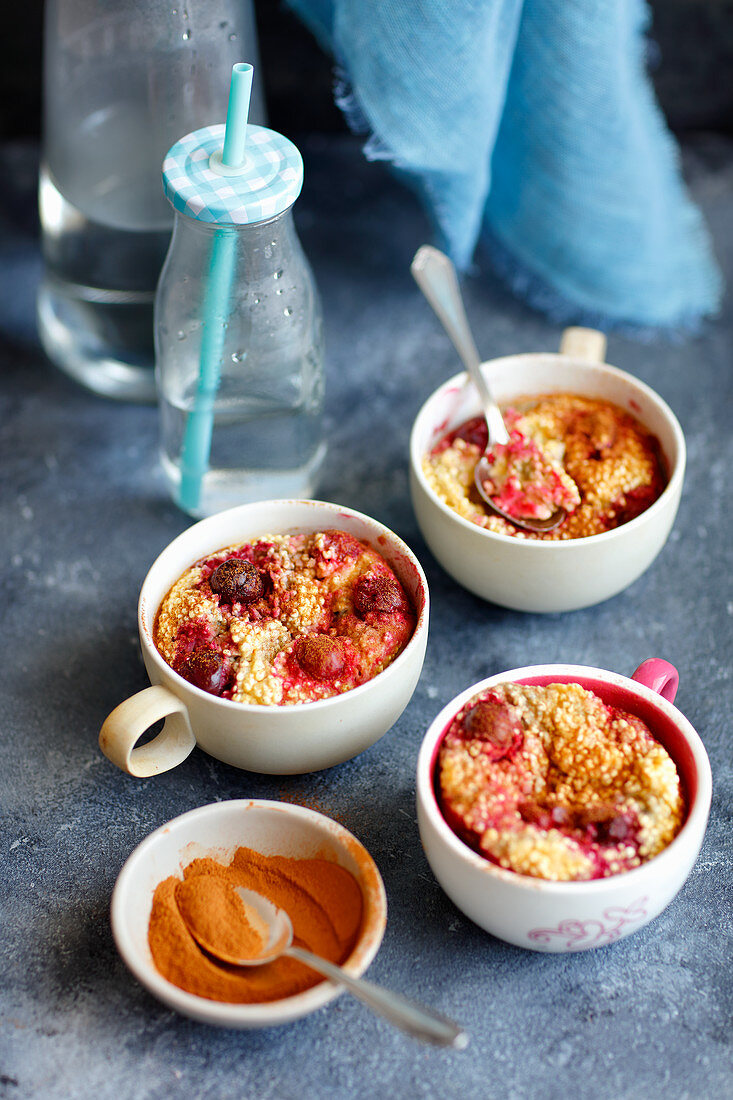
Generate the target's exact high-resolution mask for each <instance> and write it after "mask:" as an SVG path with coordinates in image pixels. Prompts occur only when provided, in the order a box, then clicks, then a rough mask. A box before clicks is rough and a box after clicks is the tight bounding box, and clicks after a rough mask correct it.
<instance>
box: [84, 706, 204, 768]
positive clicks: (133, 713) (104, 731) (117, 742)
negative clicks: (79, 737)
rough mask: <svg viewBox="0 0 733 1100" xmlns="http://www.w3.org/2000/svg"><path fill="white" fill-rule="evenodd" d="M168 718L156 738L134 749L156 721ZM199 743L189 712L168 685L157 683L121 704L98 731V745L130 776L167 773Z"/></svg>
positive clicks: (108, 757)
mask: <svg viewBox="0 0 733 1100" xmlns="http://www.w3.org/2000/svg"><path fill="white" fill-rule="evenodd" d="M161 718H165V725H164V726H163V729H162V730H161V731H160V733H159V734H158V736H157V737H154V738H153V740H152V741H149V742H148V744H147V745H141V746H140V748H137V749H136V748H135V744H136V743H137V741H138V740H139V738H140V737H142V735H143V734H144V733H145V730H147V729H149V728H150V727H151V726H152V725H153V724H154V723H155V722H159V721H160V719H161ZM195 745H196V738H195V737H194V735H193V730H192V729H191V723H190V722H189V720H188V711H187V710H186V706H185V704H184V703H182V702H181V700H180V699H179V698H178V697H177V696H176V695H174V694H173V692H172V691H169V690H168V688H164V687H160V686H155V687H149V688H145V689H144V691H139V692H138V693H137V695H131V696H130V698H129V699H125V701H124V703H120V705H119V706H118V707H115V709H114V710H113V711H112V713H111V714H110V715H108V717H107V718H106V719H105V722H104V725H103V726H102V728H101V730H100V731H99V747H100V749H101V750H102V752H103V753H104V755H105V756H106V757H107V759H108V760H111V761H112V763H113V764H116V765H117V767H118V768H122V770H123V772H127V774H128V775H136V776H139V777H140V778H144V777H146V776H149V775H157V774H158V772H167V771H170V769H171V768H175V767H176V765H177V764H180V763H181V762H182V761H183V760H185V759H186V757H187V756H188V755H189V753H190V752H191V751H192V750H193V749H194V747H195Z"/></svg>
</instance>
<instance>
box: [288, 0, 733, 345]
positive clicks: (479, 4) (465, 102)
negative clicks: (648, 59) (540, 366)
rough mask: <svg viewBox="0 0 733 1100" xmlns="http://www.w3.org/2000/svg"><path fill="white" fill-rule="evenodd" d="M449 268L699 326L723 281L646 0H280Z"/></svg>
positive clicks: (559, 311) (595, 313) (540, 294)
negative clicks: (654, 83)
mask: <svg viewBox="0 0 733 1100" xmlns="http://www.w3.org/2000/svg"><path fill="white" fill-rule="evenodd" d="M288 3H289V4H290V6H291V7H292V8H293V9H294V10H295V11H297V12H298V13H299V14H300V15H301V17H302V18H303V19H304V20H305V22H306V23H308V25H309V26H310V27H311V29H312V30H313V31H314V33H315V34H316V36H317V37H318V38H319V39H320V41H321V42H322V44H323V45H325V46H326V47H328V48H329V49H331V51H332V52H333V54H334V56H335V58H336V60H337V62H338V65H339V66H340V67H341V68H342V69H343V71H344V74H345V78H346V90H345V91H343V92H342V94H341V95H339V96H338V97H337V99H338V101H339V103H340V105H341V106H342V107H343V108H344V110H345V112H346V114H347V117H348V118H349V121H350V122H351V123H352V124H353V125H355V126H356V128H362V129H364V130H365V131H367V132H369V133H370V135H371V136H370V138H369V140H368V141H367V144H366V146H365V153H366V155H367V156H368V157H370V158H381V159H385V160H388V161H390V162H391V163H392V164H393V165H394V167H395V168H396V169H398V170H399V171H400V172H401V173H403V174H404V176H405V178H406V179H407V180H408V181H409V182H410V183H411V185H412V186H414V187H415V188H416V190H417V191H418V192H419V193H420V195H421V196H422V198H423V201H424V203H425V206H426V208H427V210H428V212H429V213H430V215H431V217H432V219H433V221H434V223H435V226H436V228H437V231H438V235H439V243H440V244H441V245H442V247H444V248H445V249H446V251H448V252H449V253H450V255H451V256H452V257H453V259H454V261H455V262H456V264H457V265H458V266H459V267H461V268H466V267H467V266H468V265H469V264H470V263H471V260H472V257H473V254H474V250H475V247H476V243H477V240H478V239H479V236H482V238H483V241H484V243H485V244H486V254H487V255H488V256H489V259H490V260H491V259H492V258H493V260H494V263H495V266H496V267H497V268H498V269H499V270H501V271H502V272H503V273H504V274H505V275H506V276H508V277H509V279H510V281H511V282H512V284H513V285H514V287H515V289H517V290H518V291H519V292H520V293H522V294H524V296H525V297H527V298H529V299H530V300H531V301H532V302H533V303H534V304H537V305H540V306H542V307H543V308H545V310H546V311H547V312H550V313H551V314H554V315H556V316H557V317H558V319H562V320H569V319H575V320H579V321H583V320H585V321H586V322H591V323H594V324H597V325H601V326H603V327H611V326H613V325H614V324H625V325H631V326H638V327H644V328H651V329H657V328H671V329H679V328H684V327H694V325H695V324H696V322H698V321H699V320H700V319H701V318H703V317H705V316H709V315H711V314H714V313H715V312H716V310H717V308H718V306H719V302H720V297H721V293H722V280H721V277H720V274H719V271H718V268H717V266H716V263H715V260H714V257H713V253H712V249H711V246H710V242H709V239H708V235H707V232H706V229H705V226H704V224H703V221H702V218H701V216H700V213H699V211H698V210H697V209H696V207H695V206H694V205H693V204H692V203H691V201H690V200H689V198H688V196H687V194H686V192H685V189H684V185H683V183H682V180H681V176H680V171H679V158H678V150H677V147H676V145H675V142H674V139H673V138H672V136H671V135H670V133H669V131H668V130H667V127H666V125H665V122H664V119H663V117H662V115H661V112H660V110H659V108H658V106H657V104H656V102H655V99H654V95H653V91H652V89H651V85H650V82H649V80H648V77H647V75H646V71H645V49H646V41H645V32H646V28H647V22H648V13H647V8H646V5H645V3H644V2H643V0H380V2H379V3H374V0H288Z"/></svg>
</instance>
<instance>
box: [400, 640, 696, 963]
mask: <svg viewBox="0 0 733 1100" xmlns="http://www.w3.org/2000/svg"><path fill="white" fill-rule="evenodd" d="M507 681H511V682H519V683H523V684H551V683H578V684H581V685H582V686H583V687H585V688H587V689H589V690H590V691H594V692H595V693H596V694H597V695H599V696H600V698H601V699H603V700H604V702H606V703H608V704H609V705H611V706H615V707H619V708H621V709H622V710H626V711H628V712H630V713H632V714H635V715H637V716H638V717H640V718H641V719H642V720H643V721H644V722H646V724H647V726H649V728H650V729H651V731H652V733H653V734H654V736H655V737H656V738H657V740H658V741H660V742H661V744H662V745H664V747H665V748H666V749H667V752H668V753H669V754H670V756H671V757H672V759H673V760H674V762H675V764H676V765H677V770H678V772H679V775H680V778H681V780H682V784H683V788H684V791H685V795H686V799H687V815H686V818H685V822H684V824H683V826H682V828H681V830H680V832H679V833H678V834H677V836H676V837H675V839H674V840H673V841H672V843H671V844H669V845H668V847H666V848H665V849H664V850H663V851H662V852H660V853H659V855H657V856H655V857H654V858H653V859H650V860H649V861H648V862H646V863H642V864H641V866H639V867H635V868H634V869H633V870H631V871H626V872H623V873H621V874H618V875H611V876H610V877H608V878H602V879H592V880H590V881H584V882H550V881H547V880H546V879H540V878H532V877H530V876H528V875H520V874H516V873H515V872H513V871H508V870H505V869H504V868H503V867H498V866H496V865H495V864H493V863H491V862H490V861H489V860H488V859H484V858H483V857H482V856H480V855H479V854H478V853H477V852H475V851H473V849H472V848H469V847H468V845H467V844H464V842H463V841H462V840H461V839H460V838H459V837H458V836H457V835H456V834H455V833H454V832H453V830H452V829H451V828H450V826H449V825H448V823H447V822H446V820H445V818H444V817H443V814H442V812H441V810H440V806H439V805H438V800H437V797H436V792H435V768H436V761H437V756H438V751H439V748H440V744H441V742H442V740H443V738H444V736H445V734H446V732H447V729H448V727H449V726H450V723H451V721H452V720H453V718H454V717H455V715H456V714H457V713H458V711H459V710H460V709H461V707H462V706H463V705H464V704H465V703H467V702H468V700H469V699H470V698H471V697H472V696H474V695H476V694H478V693H479V692H481V691H484V690H485V689H486V688H488V687H492V686H493V685H495V684H499V683H506V682H507ZM678 682H679V677H678V675H677V671H676V669H674V667H673V666H672V665H670V664H669V663H668V662H667V661H662V660H660V659H657V658H651V659H649V660H648V661H644V663H643V664H642V665H640V666H639V668H638V669H637V670H636V672H635V673H634V674H633V676H632V677H631V678H628V677H626V676H619V675H618V674H617V673H614V672H607V671H605V670H604V669H598V668H585V667H583V666H580V665H532V666H529V667H527V668H515V669H511V670H510V671H509V672H502V673H499V674H498V675H497V676H490V677H488V678H487V679H486V680H482V681H481V682H480V683H478V684H473V685H472V686H471V687H469V688H466V690H465V691H462V692H461V694H460V695H457V696H456V697H455V699H452V700H451V701H450V703H448V704H447V706H445V707H443V709H442V710H441V712H440V714H438V716H437V717H436V718H435V720H434V721H433V723H432V724H431V726H430V728H429V729H428V732H427V733H426V735H425V738H424V740H423V743H422V747H421V749H420V754H419V758H418V764H417V816H418V825H419V828H420V839H421V841H422V845H423V848H424V850H425V855H426V856H427V858H428V862H429V863H430V866H431V868H432V870H433V873H434V875H435V877H436V878H437V880H438V882H439V883H440V885H441V886H442V887H443V889H444V890H445V892H446V894H447V895H448V897H449V898H450V899H451V901H453V902H454V904H455V905H457V906H458V908H459V909H461V910H462V911H463V912H464V913H465V914H466V916H467V917H470V919H471V920H472V921H474V922H475V923H476V924H478V925H479V927H481V928H483V929H485V931H487V932H490V933H491V934H492V935H493V936H496V937H498V938H499V939H502V940H506V942H507V943H512V944H516V945H517V946H518V947H525V948H529V949H531V950H533V951H549V952H564V951H586V950H588V949H589V948H592V947H603V946H605V945H606V944H609V943H614V942H615V941H616V940H619V939H622V938H623V937H624V936H628V935H629V934H630V933H631V932H635V931H637V930H638V929H639V928H643V927H644V925H646V924H648V923H649V921H651V920H653V919H654V917H656V916H658V915H659V914H660V913H661V912H662V910H663V909H664V908H665V907H666V906H667V905H669V903H670V901H671V900H672V899H673V898H674V896H675V895H676V894H677V893H678V891H679V890H680V889H681V888H682V886H683V884H684V882H685V879H686V878H687V876H688V875H689V873H690V871H691V869H692V866H693V864H694V862H695V860H696V859H697V856H698V853H699V851H700V847H701V845H702V841H703V837H704V835H705V828H706V826H707V821H708V814H709V812H710V800H711V796H712V777H711V774H710V763H709V761H708V757H707V753H706V752H705V747H704V745H703V743H702V741H701V740H700V738H699V736H698V735H697V733H696V732H695V730H694V729H693V727H692V726H691V725H690V723H689V722H688V721H687V719H686V718H685V717H684V716H683V715H682V714H680V712H679V711H678V710H677V709H676V708H675V707H674V706H672V700H673V699H674V695H675V691H676V689H677V684H678Z"/></svg>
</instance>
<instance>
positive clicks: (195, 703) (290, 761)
mask: <svg viewBox="0 0 733 1100" xmlns="http://www.w3.org/2000/svg"><path fill="white" fill-rule="evenodd" d="M327 528H338V529H339V530H341V531H346V532H348V533H349V534H351V535H354V536H356V538H358V539H364V540H366V541H367V542H368V543H370V544H371V546H372V547H373V548H374V549H375V550H376V551H377V552H378V553H379V554H381V555H382V557H383V558H384V559H385V561H387V563H388V564H389V565H390V566H391V567H392V569H393V571H394V573H395V575H396V576H397V577H398V579H399V580H400V581H401V583H402V585H403V587H404V589H405V591H406V592H407V593H408V595H409V596H410V598H411V600H412V603H413V606H414V607H415V609H416V612H417V625H416V626H415V632H414V634H413V635H412V637H411V638H410V640H409V642H408V643H407V645H406V646H405V648H404V649H403V651H402V653H400V655H399V656H398V657H397V658H396V659H395V660H394V661H393V662H392V663H391V664H390V665H388V666H387V667H386V668H385V669H383V670H382V672H380V673H379V674H378V675H377V676H375V677H374V678H373V679H371V680H367V681H366V683H364V684H360V685H359V686H358V687H356V688H353V689H352V690H351V691H346V692H344V693H343V694H342V695H335V696H333V697H332V698H330V699H322V700H319V701H317V702H314V703H299V704H296V705H295V706H256V705H254V704H248V703H236V702H233V701H232V700H230V699H220V698H218V697H217V696H215V695H211V694H209V693H208V692H205V691H202V690H201V689H200V688H197V687H195V686H194V685H193V684H190V683H188V681H187V680H184V679H183V677H182V676H179V675H178V673H176V672H174V671H173V669H172V668H171V667H170V665H168V664H166V662H165V661H164V660H163V658H162V657H161V655H160V654H159V653H158V651H157V649H156V648H155V645H154V643H153V627H154V623H155V616H156V613H157V611H158V608H159V606H160V603H161V601H162V600H163V598H164V596H165V595H166V594H167V592H168V591H169V589H170V588H171V586H172V585H173V584H174V582H175V581H177V580H178V578H179V577H180V576H181V574H182V573H183V572H184V571H185V570H186V569H188V568H189V566H191V565H193V563H194V562H195V561H198V560H199V558H202V557H205V556H206V555H207V554H212V553H214V552H215V551H216V550H220V549H221V548H222V547H224V546H233V545H235V544H237V543H244V542H248V541H250V540H252V539H254V538H259V537H261V536H263V535H268V534H270V535H280V534H296V533H303V532H306V533H307V532H312V531H323V530H325V529H327ZM429 607H430V599H429V595H428V582H427V580H426V579H425V574H424V572H423V570H422V566H421V565H420V563H419V561H418V560H417V558H416V557H415V555H414V554H413V553H412V551H411V550H410V549H409V547H408V546H407V545H406V544H405V543H404V542H403V541H402V539H400V538H399V537H398V536H397V535H395V534H394V532H393V531H390V529H389V528H388V527H385V526H384V524H382V523H379V522H378V521H377V520H374V519H371V518H370V517H369V516H365V515H363V514H362V513H361V512H356V511H354V510H353V509H352V508H346V507H343V506H342V505H338V504H328V503H324V502H322V501H316V500H266V501H258V502H257V503H254V504H244V505H242V506H241V507H239V508H231V509H230V510H229V511H226V512H220V513H218V514H217V515H214V516H210V517H209V518H208V519H204V520H201V522H200V523H195V524H194V525H193V526H192V527H189V528H188V530H186V531H184V532H183V534H181V535H179V536H178V538H177V539H174V540H173V542H172V543H170V545H169V546H167V547H166V549H165V550H163V552H162V553H161V554H160V556H159V557H158V558H157V559H156V561H155V562H154V563H153V565H152V566H151V568H150V571H149V573H148V575H147V577H146V578H145V581H144V582H143V586H142V590H141V592H140V601H139V604H138V630H139V634H140V644H141V647H142V653H143V660H144V661H145V667H146V669H147V672H148V676H149V678H150V682H151V684H152V685H153V686H152V687H149V688H145V689H144V690H143V691H140V692H138V693H137V694H136V695H133V696H131V697H130V698H129V699H126V700H125V701H124V702H122V703H120V705H119V706H117V707H116V708H115V709H114V710H113V711H112V713H111V714H110V715H109V716H108V717H107V719H106V720H105V722H104V724H103V726H102V729H101V731H100V735H99V744H100V748H101V749H102V752H103V753H104V754H105V756H107V757H108V758H109V759H110V760H111V761H112V763H113V764H116V765H117V767H118V768H122V770H123V771H126V772H127V773H128V774H129V775H136V776H149V775H155V774H157V773H158V772H163V771H168V770H169V769H170V768H174V767H176V765H177V764H180V763H181V761H183V760H185V759H186V757H187V756H188V755H189V753H190V752H191V751H192V750H193V748H194V747H195V746H196V745H197V744H198V746H199V747H200V748H202V749H204V751H205V752H208V753H209V754H210V755H211V756H215V757H216V758H217V759H218V760H223V761H224V763H226V764H232V765H233V766H234V767H236V768H246V769H247V770H249V771H254V772H263V773H267V774H275V775H293V774H298V773H302V772H312V771H318V770H320V769H321V768H330V767H332V766H333V765H335V764H341V763H342V762H343V761H344V760H350V759H351V758H352V757H353V756H356V755H357V754H358V753H360V752H363V751H364V749H367V748H368V747H369V746H370V745H373V744H374V742H375V741H377V740H379V738H380V737H382V736H383V734H385V733H386V732H387V730H389V729H390V728H391V727H392V726H393V725H394V723H395V722H396V721H397V719H398V718H399V716H400V715H401V714H402V711H403V710H404V709H405V707H406V706H407V704H408V703H409V701H410V699H411V697H412V693H413V691H414V690H415V686H416V684H417V681H418V679H419V678H420V672H421V671H422V666H423V660H424V658H425V647H426V645H427V639H428V618H429ZM163 718H165V720H166V721H165V725H164V727H163V729H162V730H161V732H160V733H159V734H158V735H157V736H156V737H155V738H154V739H153V740H152V741H149V742H148V743H147V744H145V745H142V746H140V747H137V748H136V747H135V746H136V743H137V741H138V740H139V738H140V737H141V736H142V735H143V734H144V733H145V731H146V730H147V729H148V728H149V727H150V726H152V725H154V724H155V723H156V722H158V721H159V720H160V719H163Z"/></svg>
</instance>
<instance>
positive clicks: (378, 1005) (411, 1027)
mask: <svg viewBox="0 0 733 1100" xmlns="http://www.w3.org/2000/svg"><path fill="white" fill-rule="evenodd" d="M233 889H234V890H235V892H236V893H237V894H239V896H240V898H241V899H242V901H243V902H244V904H245V905H247V906H250V907H251V909H253V910H254V911H255V914H254V920H253V922H252V923H253V925H254V924H255V921H256V929H257V931H259V932H260V933H261V935H262V937H263V939H264V940H265V944H264V946H263V948H262V951H261V952H260V954H258V955H257V956H256V957H254V958H246V959H238V958H232V956H231V955H227V954H225V953H224V952H222V950H221V948H219V947H218V946H217V945H216V944H215V943H209V942H207V941H206V939H205V938H204V937H203V936H202V935H201V934H200V932H199V931H198V929H197V928H196V927H195V926H194V925H193V923H191V924H188V930H189V932H190V933H191V935H192V936H193V938H194V939H195V940H196V941H197V943H199V944H200V945H201V947H203V948H204V950H205V951H207V952H208V953H209V954H210V955H213V956H214V958H217V959H221V960H222V962H226V963H229V964H231V965H233V966H262V965H263V964H264V963H268V962H272V961H273V959H277V958H279V956H280V955H287V956H289V957H290V958H291V959H298V960H299V961H300V962H302V963H305V965H306V966H309V967H310V968H311V970H316V971H317V972H318V973H319V974H322V975H323V976H324V977H325V978H329V979H330V980H331V981H332V982H337V983H338V984H339V985H342V986H343V987H344V988H345V989H348V991H349V992H350V993H353V994H354V996H355V997H358V999H359V1000H360V1001H363V1002H364V1004H365V1005H368V1006H369V1008H371V1009H372V1010H373V1011H374V1012H377V1013H379V1015H380V1016H384V1017H385V1018H386V1019H387V1020H389V1021H390V1023H393V1024H395V1025H396V1026H397V1027H399V1028H402V1030H403V1031H406V1032H407V1033H408V1034H409V1035H412V1036H414V1037H415V1038H416V1039H424V1040H425V1041H426V1042H428V1043H434V1044H435V1045H436V1046H447V1047H453V1048H454V1049H455V1050H463V1049H464V1047H465V1046H466V1045H467V1044H468V1036H467V1035H466V1033H465V1031H463V1030H462V1028H460V1027H458V1025H457V1024H454V1023H453V1022H452V1021H451V1020H448V1019H446V1017H445V1016H440V1015H438V1013H437V1012H432V1011H431V1010H430V1009H428V1008H422V1007H421V1006H420V1005H417V1004H415V1003H414V1002H413V1001H408V1000H407V998H406V997H402V996H401V995H400V994H399V993H391V992H389V991H388V990H386V989H382V988H381V987H380V986H378V985H374V984H373V983H372V982H368V981H366V980H365V979H364V978H352V977H351V975H350V974H347V973H346V971H345V970H342V969H341V967H340V966H335V965H334V964H333V963H331V962H328V961H327V960H326V959H322V958H320V957H319V956H318V955H313V954H311V952H310V951H305V950H304V949H303V948H302V947H294V946H293V925H292V923H291V921H290V917H289V916H288V914H287V913H286V912H285V911H284V910H283V909H278V908H277V906H275V905H273V903H272V902H271V901H269V900H268V899H267V898H264V897H263V896H262V895H261V894H258V893H257V892H256V891H255V890H247V889H246V888H245V887H244V886H235V887H233ZM257 918H260V919H259V920H257ZM184 919H185V917H184ZM187 923H188V922H187Z"/></svg>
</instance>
